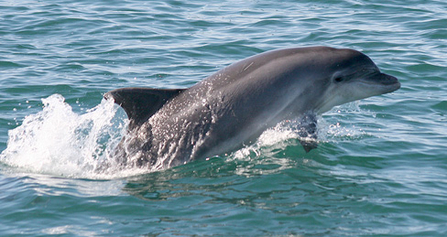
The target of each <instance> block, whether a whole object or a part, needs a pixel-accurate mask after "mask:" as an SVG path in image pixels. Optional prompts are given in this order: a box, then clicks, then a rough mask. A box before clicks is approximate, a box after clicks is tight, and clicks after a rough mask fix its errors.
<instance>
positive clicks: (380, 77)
mask: <svg viewBox="0 0 447 237" xmlns="http://www.w3.org/2000/svg"><path fill="white" fill-rule="evenodd" d="M362 83H364V84H368V85H371V86H374V87H380V88H381V90H383V91H382V93H381V94H385V93H391V92H393V91H396V90H398V89H399V88H400V82H399V80H398V79H397V78H396V77H393V76H391V75H388V74H385V73H381V72H378V73H374V74H371V75H370V76H368V77H367V78H365V79H364V80H362Z"/></svg>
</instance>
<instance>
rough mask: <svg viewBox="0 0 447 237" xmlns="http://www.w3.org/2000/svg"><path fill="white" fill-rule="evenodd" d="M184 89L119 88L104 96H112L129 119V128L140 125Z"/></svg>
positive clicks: (107, 97)
mask: <svg viewBox="0 0 447 237" xmlns="http://www.w3.org/2000/svg"><path fill="white" fill-rule="evenodd" d="M184 90H185V89H150V88H134V87H130V88H121V89H116V90H113V91H109V92H107V93H106V94H105V95H104V98H106V99H110V98H113V100H114V101H115V103H116V104H118V105H120V106H121V107H122V108H123V109H124V111H125V112H126V114H127V116H128V117H129V119H130V124H129V129H133V128H135V126H138V125H141V124H142V123H144V122H145V121H146V120H147V119H149V118H150V117H151V116H152V115H153V114H155V113H156V112H157V111H158V110H159V109H160V108H161V107H162V106H163V105H164V104H165V103H166V102H167V101H168V100H170V99H172V98H174V97H175V96H177V95H178V94H180V93H181V92H182V91H184Z"/></svg>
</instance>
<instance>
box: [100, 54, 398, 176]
mask: <svg viewBox="0 0 447 237" xmlns="http://www.w3.org/2000/svg"><path fill="white" fill-rule="evenodd" d="M399 88H400V83H399V81H398V80H397V79H396V78H395V77H393V76H390V75H387V74H384V73H381V72H380V70H379V68H378V67H377V66H376V65H375V64H374V62H373V61H372V60H371V59H370V58H369V57H368V56H366V55H365V54H363V53H360V52H358V51H356V50H352V49H336V48H330V47H307V48H291V49H282V50H274V51H269V52H265V53H261V54H258V55H255V56H252V57H249V58H247V59H244V60H242V61H239V62H237V63H234V64H232V65H230V66H228V67H225V68H223V69H221V70H220V71H218V72H217V73H215V74H213V75H211V76H209V77H208V78H206V79H204V80H203V81H201V82H199V83H197V84H196V85H194V86H192V87H190V88H187V89H150V88H122V89H117V90H113V91H110V92H108V93H106V94H105V95H104V97H105V98H106V99H110V98H113V100H114V101H115V103H117V104H119V105H120V106H121V107H122V108H123V109H124V111H125V112H126V113H127V115H128V117H129V120H130V123H129V126H128V133H127V134H126V135H125V136H124V138H123V139H122V141H121V142H120V144H119V145H118V147H117V148H116V150H115V154H114V155H115V156H116V157H117V159H119V160H120V162H122V163H123V164H125V165H131V166H138V167H147V168H149V169H162V168H169V167H173V166H177V165H180V164H184V163H186V162H188V161H191V160H196V159H201V158H206V157H210V156H214V155H219V154H223V153H225V152H229V151H231V150H233V149H235V148H237V147H238V146H241V145H243V144H247V143H249V142H251V141H253V140H255V139H256V138H257V137H258V136H259V135H260V134H261V133H262V132H263V131H265V130H266V129H268V128H269V127H273V126H275V125H276V124H278V123H280V122H281V121H284V120H288V119H299V121H301V123H300V124H301V125H300V127H299V134H300V136H301V137H302V138H301V144H302V145H303V147H304V149H305V150H306V151H307V152H309V151H310V150H311V149H313V148H316V147H317V141H316V138H317V130H316V125H317V119H316V116H317V115H319V114H322V113H324V112H326V111H328V110H330V109H331V108H332V107H334V106H337V105H341V104H344V103H347V102H351V101H355V100H359V99H363V98H367V97H370V96H374V95H381V94H384V93H389V92H393V91H395V90H397V89H399Z"/></svg>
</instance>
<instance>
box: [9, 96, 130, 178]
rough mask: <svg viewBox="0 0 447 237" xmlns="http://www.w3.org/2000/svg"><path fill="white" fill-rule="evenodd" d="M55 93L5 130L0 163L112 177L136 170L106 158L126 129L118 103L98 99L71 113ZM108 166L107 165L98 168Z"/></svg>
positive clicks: (65, 173) (33, 169)
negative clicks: (83, 110) (37, 109)
mask: <svg viewBox="0 0 447 237" xmlns="http://www.w3.org/2000/svg"><path fill="white" fill-rule="evenodd" d="M64 100H65V99H64V97H62V96H61V95H58V94H55V95H52V96H50V97H48V98H45V99H42V102H43V105H44V106H43V110H42V111H40V112H38V113H36V114H31V115H28V116H26V117H25V119H24V121H23V123H22V125H20V126H19V127H17V128H15V129H13V130H10V131H9V133H8V135H9V140H8V144H7V148H6V149H5V150H4V151H3V152H2V153H1V154H0V162H2V163H4V164H6V165H9V166H12V167H16V168H20V169H23V170H25V171H29V172H37V173H46V174H54V175H61V176H64V177H76V178H95V179H102V178H115V177H120V176H127V175H129V174H135V172H138V171H130V170H126V171H125V170H119V169H118V168H117V167H119V166H118V165H117V164H115V162H116V161H115V160H114V159H113V157H112V156H111V154H112V151H113V149H114V147H116V145H117V144H118V143H119V141H120V140H121V137H122V136H123V134H124V133H125V131H126V127H127V120H126V119H124V118H123V116H122V117H121V118H117V114H119V113H117V111H118V106H116V105H114V103H113V101H106V100H103V101H102V102H101V103H100V104H99V105H98V106H96V107H95V108H92V109H90V110H87V112H86V113H84V114H77V113H75V112H73V110H72V107H71V106H70V105H69V104H67V103H65V102H64ZM102 167H107V168H105V169H104V168H102Z"/></svg>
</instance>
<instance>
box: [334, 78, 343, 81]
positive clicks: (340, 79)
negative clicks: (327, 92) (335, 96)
mask: <svg viewBox="0 0 447 237" xmlns="http://www.w3.org/2000/svg"><path fill="white" fill-rule="evenodd" d="M334 81H335V82H342V81H343V78H342V77H336V78H335V79H334Z"/></svg>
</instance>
